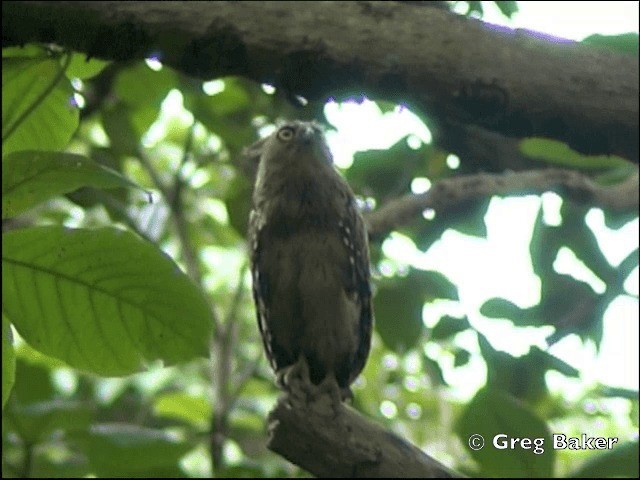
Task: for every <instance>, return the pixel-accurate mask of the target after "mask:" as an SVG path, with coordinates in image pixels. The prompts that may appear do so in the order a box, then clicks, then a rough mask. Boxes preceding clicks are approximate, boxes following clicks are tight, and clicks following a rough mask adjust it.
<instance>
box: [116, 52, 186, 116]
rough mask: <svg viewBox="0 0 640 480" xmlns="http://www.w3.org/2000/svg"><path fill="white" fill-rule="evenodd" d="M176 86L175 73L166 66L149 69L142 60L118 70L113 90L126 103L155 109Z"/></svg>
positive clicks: (176, 78)
mask: <svg viewBox="0 0 640 480" xmlns="http://www.w3.org/2000/svg"><path fill="white" fill-rule="evenodd" d="M177 86H178V77H177V75H176V73H175V72H174V71H173V70H171V69H170V68H168V67H163V68H162V70H160V71H154V70H151V68H149V67H148V66H147V65H146V64H145V63H144V62H139V63H137V64H135V65H134V66H132V67H129V68H126V69H123V70H122V71H120V72H119V73H118V75H117V77H116V79H115V81H114V84H113V91H114V93H115V94H116V95H117V96H118V98H120V99H121V100H122V101H123V102H124V103H126V104H127V105H129V106H131V107H134V106H144V107H145V108H147V107H149V108H154V109H156V111H157V109H158V108H159V107H160V104H161V103H162V101H163V100H164V99H165V98H166V96H167V94H168V93H169V91H171V89H172V88H176V87H177Z"/></svg>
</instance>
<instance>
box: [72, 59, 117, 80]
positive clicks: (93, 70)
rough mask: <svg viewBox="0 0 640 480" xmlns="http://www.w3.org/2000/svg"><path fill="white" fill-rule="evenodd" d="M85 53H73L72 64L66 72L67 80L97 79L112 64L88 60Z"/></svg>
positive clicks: (98, 60) (105, 61)
mask: <svg viewBox="0 0 640 480" xmlns="http://www.w3.org/2000/svg"><path fill="white" fill-rule="evenodd" d="M88 57H89V56H88V55H86V54H84V53H75V52H74V53H73V54H72V56H71V63H70V64H69V67H68V68H67V71H66V72H65V73H66V75H67V78H70V79H71V78H80V79H82V80H85V79H88V78H91V77H95V76H96V75H98V74H99V73H100V72H102V70H104V69H105V68H106V67H107V66H108V65H109V64H110V63H111V62H109V61H107V60H100V59H97V58H88Z"/></svg>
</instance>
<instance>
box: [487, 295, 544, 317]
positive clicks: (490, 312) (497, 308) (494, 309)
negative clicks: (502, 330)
mask: <svg viewBox="0 0 640 480" xmlns="http://www.w3.org/2000/svg"><path fill="white" fill-rule="evenodd" d="M480 313H481V314H482V315H484V316H485V317H488V318H506V319H508V320H512V321H514V322H516V321H519V322H520V323H522V321H523V320H526V321H527V322H528V323H527V324H531V323H532V322H533V323H534V324H535V323H536V320H537V318H538V317H537V315H536V313H535V310H534V309H533V308H527V309H524V308H520V307H519V306H517V305H516V304H515V303H513V302H511V301H510V300H507V299H506V298H497V297H496V298H490V299H489V300H487V301H486V302H484V303H483V304H482V306H481V307H480Z"/></svg>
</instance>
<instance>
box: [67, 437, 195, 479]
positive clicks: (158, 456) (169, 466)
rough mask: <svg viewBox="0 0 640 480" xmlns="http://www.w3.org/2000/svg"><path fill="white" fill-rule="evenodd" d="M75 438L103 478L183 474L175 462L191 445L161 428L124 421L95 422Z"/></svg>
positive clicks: (155, 476) (161, 476)
mask: <svg viewBox="0 0 640 480" xmlns="http://www.w3.org/2000/svg"><path fill="white" fill-rule="evenodd" d="M75 438H76V439H77V441H78V443H79V444H81V445H85V446H86V450H85V451H86V453H87V455H88V457H89V462H90V463H91V466H92V467H93V468H94V469H95V472H96V474H97V475H98V476H104V477H125V478H126V477H136V478H139V477H147V478H149V477H153V478H166V477H167V476H169V477H173V476H179V477H183V476H184V473H183V472H182V471H181V469H180V467H179V463H178V462H179V461H180V459H181V458H182V457H183V456H184V455H185V454H186V453H187V452H188V451H189V450H191V449H192V448H193V445H192V444H191V443H189V442H187V441H184V440H180V439H179V438H178V437H177V436H175V435H170V434H168V433H166V432H164V431H162V430H156V429H151V428H144V427H139V426H136V425H125V424H101V425H95V426H92V427H91V429H90V431H88V432H84V433H83V434H78V435H76V436H75ZM157 475H159V477H158V476H157Z"/></svg>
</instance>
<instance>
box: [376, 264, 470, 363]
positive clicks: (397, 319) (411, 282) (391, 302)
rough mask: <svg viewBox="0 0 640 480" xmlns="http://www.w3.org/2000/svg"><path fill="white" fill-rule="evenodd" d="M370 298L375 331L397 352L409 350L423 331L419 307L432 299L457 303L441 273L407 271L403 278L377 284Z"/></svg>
mask: <svg viewBox="0 0 640 480" xmlns="http://www.w3.org/2000/svg"><path fill="white" fill-rule="evenodd" d="M378 287H379V288H378V290H377V292H376V294H375V296H374V297H373V302H374V310H375V314H376V329H377V331H378V333H379V334H380V336H381V337H382V340H383V341H384V343H385V344H386V345H387V346H388V347H389V348H391V349H393V350H396V351H398V352H403V351H406V350H407V349H409V348H411V347H413V346H414V345H415V344H416V342H418V340H420V337H421V334H422V332H423V331H424V328H425V327H424V323H423V321H422V307H423V306H424V304H425V303H426V302H428V301H432V300H434V299H436V298H448V299H454V300H455V299H457V298H458V292H457V289H456V287H455V286H454V285H453V284H452V283H451V282H450V281H449V280H448V279H447V278H446V277H445V276H444V275H442V274H441V273H439V272H434V271H424V270H415V269H414V270H411V271H410V272H409V274H408V275H406V276H404V277H397V278H393V279H390V280H387V281H385V282H380V284H379V285H378Z"/></svg>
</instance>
